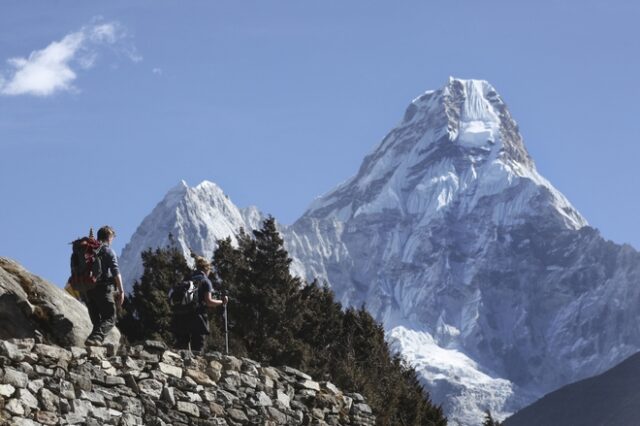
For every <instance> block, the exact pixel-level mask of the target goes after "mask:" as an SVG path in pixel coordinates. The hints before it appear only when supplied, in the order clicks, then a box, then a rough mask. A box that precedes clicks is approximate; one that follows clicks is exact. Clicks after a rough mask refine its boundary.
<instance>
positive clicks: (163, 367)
mask: <svg viewBox="0 0 640 426" xmlns="http://www.w3.org/2000/svg"><path fill="white" fill-rule="evenodd" d="M158 368H160V371H162V372H163V373H165V374H168V375H170V376H173V377H177V378H181V377H182V368H180V367H175V366H173V365H169V364H166V363H164V362H161V363H159V364H158Z"/></svg>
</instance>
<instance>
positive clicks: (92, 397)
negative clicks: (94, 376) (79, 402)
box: [79, 390, 107, 407]
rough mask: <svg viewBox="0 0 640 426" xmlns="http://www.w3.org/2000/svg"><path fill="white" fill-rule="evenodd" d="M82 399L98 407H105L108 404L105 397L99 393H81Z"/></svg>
mask: <svg viewBox="0 0 640 426" xmlns="http://www.w3.org/2000/svg"><path fill="white" fill-rule="evenodd" d="M79 397H80V399H85V400H87V401H89V402H91V404H93V405H97V406H98V407H105V406H106V405H107V403H106V402H105V400H104V396H102V395H100V394H99V393H97V392H87V391H84V390H81V391H80V395H79Z"/></svg>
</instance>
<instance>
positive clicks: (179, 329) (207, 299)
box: [169, 252, 228, 352]
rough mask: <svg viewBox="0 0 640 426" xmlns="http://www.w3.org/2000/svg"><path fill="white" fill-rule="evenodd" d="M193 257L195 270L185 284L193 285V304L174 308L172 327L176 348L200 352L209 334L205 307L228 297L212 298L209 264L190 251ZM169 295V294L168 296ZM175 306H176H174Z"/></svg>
mask: <svg viewBox="0 0 640 426" xmlns="http://www.w3.org/2000/svg"><path fill="white" fill-rule="evenodd" d="M191 256H192V257H193V258H194V259H195V264H196V271H195V272H194V273H193V274H192V275H191V278H190V279H189V281H191V283H189V282H186V283H187V284H192V285H194V286H195V289H196V294H195V295H194V297H195V302H194V303H193V306H192V307H190V308H188V309H186V310H179V309H174V311H173V317H172V322H173V324H172V328H173V333H174V337H175V344H176V348H177V349H189V347H191V351H193V352H200V351H202V349H203V347H204V341H205V339H206V337H207V335H208V334H209V318H208V315H207V308H209V307H217V306H220V305H224V304H226V303H227V302H228V298H227V297H226V296H224V297H223V298H222V300H220V299H214V298H213V295H214V289H213V284H212V283H211V280H210V279H209V274H210V273H211V264H210V263H209V262H208V261H207V259H205V258H204V257H202V256H197V255H195V253H193V252H192V253H191ZM169 297H171V294H170V296H169ZM176 307H177V306H176Z"/></svg>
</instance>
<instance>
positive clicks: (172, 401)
mask: <svg viewBox="0 0 640 426" xmlns="http://www.w3.org/2000/svg"><path fill="white" fill-rule="evenodd" d="M161 399H162V400H163V401H165V402H166V403H168V404H169V406H170V407H175V405H176V396H175V393H174V391H173V388H172V387H168V386H165V387H164V388H163V389H162V395H161Z"/></svg>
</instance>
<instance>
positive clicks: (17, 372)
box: [0, 339, 375, 426]
mask: <svg viewBox="0 0 640 426" xmlns="http://www.w3.org/2000/svg"><path fill="white" fill-rule="evenodd" d="M0 424H2V425H36V424H43V425H79V424H83V425H87V426H89V425H96V426H97V425H122V426H130V425H229V426H239V425H247V424H257V425H265V426H266V425H365V426H367V425H374V424H375V417H374V416H373V414H372V412H371V409H370V407H369V406H368V405H367V404H366V402H365V400H364V398H363V397H362V396H361V395H359V394H355V393H352V394H349V393H343V392H342V391H340V390H339V389H337V388H336V387H335V386H334V385H332V384H331V383H330V382H317V381H314V380H313V379H312V378H311V377H310V376H308V375H307V374H305V373H303V372H301V371H298V370H295V369H293V368H290V367H281V368H274V367H267V366H262V365H261V364H260V363H258V362H255V361H252V360H250V359H246V358H243V359H238V358H235V357H233V356H227V355H223V354H221V353H218V352H211V353H206V354H203V355H202V356H193V355H192V354H190V353H189V352H187V351H180V352H173V351H171V350H169V349H168V348H167V347H166V346H165V345H164V343H161V342H156V341H147V342H145V343H144V345H138V346H133V347H128V346H123V347H121V348H120V349H119V351H118V352H117V353H115V354H113V353H111V354H110V353H108V351H107V349H106V348H104V347H88V348H86V349H85V348H80V347H75V346H74V347H71V348H70V349H64V348H61V347H59V346H54V345H46V344H39V343H36V342H35V340H34V339H9V340H2V341H0Z"/></svg>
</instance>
